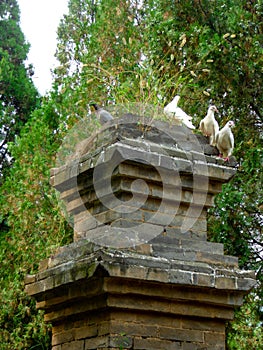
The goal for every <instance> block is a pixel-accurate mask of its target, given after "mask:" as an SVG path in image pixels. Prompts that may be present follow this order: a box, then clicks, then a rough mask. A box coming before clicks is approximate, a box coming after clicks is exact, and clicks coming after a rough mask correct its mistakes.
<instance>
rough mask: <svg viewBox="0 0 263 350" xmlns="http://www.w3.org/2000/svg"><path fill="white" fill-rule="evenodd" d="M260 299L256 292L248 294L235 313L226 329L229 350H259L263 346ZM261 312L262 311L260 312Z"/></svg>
mask: <svg viewBox="0 0 263 350" xmlns="http://www.w3.org/2000/svg"><path fill="white" fill-rule="evenodd" d="M261 309H262V299H261V300H260V297H259V296H258V295H257V293H256V292H252V293H250V294H249V295H248V296H247V297H246V300H245V302H244V304H243V305H242V306H241V308H240V309H239V310H238V311H236V314H235V319H234V321H231V322H229V324H228V327H227V334H228V338H227V346H228V349H231V350H247V349H249V350H260V349H262V344H263V333H262V321H263V319H262V317H261V318H260V313H261V312H260V310H261ZM261 311H262V310H261Z"/></svg>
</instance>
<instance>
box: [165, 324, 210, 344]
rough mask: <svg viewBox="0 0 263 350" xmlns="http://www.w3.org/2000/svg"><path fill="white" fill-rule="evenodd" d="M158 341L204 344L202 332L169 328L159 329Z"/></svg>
mask: <svg viewBox="0 0 263 350" xmlns="http://www.w3.org/2000/svg"><path fill="white" fill-rule="evenodd" d="M160 339H168V340H175V341H189V342H200V343H203V342H204V332H203V331H201V330H192V329H187V330H182V329H176V328H170V327H161V328H160Z"/></svg>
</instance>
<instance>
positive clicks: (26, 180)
mask: <svg viewBox="0 0 263 350" xmlns="http://www.w3.org/2000/svg"><path fill="white" fill-rule="evenodd" d="M54 118H57V119H58V116H57V115H56V113H55V112H54V110H53V109H52V105H51V104H48V103H46V104H45V103H43V106H42V109H39V110H36V111H35V112H34V113H33V115H32V118H31V120H30V122H28V123H27V124H26V126H25V127H24V128H23V130H22V131H21V135H20V137H17V138H16V141H15V142H14V143H13V144H10V150H11V153H12V155H13V156H14V158H15V159H16V160H15V162H14V164H13V166H12V168H11V170H10V172H9V176H8V177H7V178H6V179H5V181H4V183H3V185H2V187H1V197H0V204H1V208H2V216H3V218H5V220H6V227H7V229H6V230H1V231H0V235H1V236H0V248H1V249H0V252H1V253H0V259H1V265H0V276H1V278H0V281H1V288H0V294H1V296H0V300H1V312H0V329H1V333H0V343H1V346H2V349H10V350H11V349H47V348H48V347H49V343H50V334H49V330H50V328H49V326H48V325H44V323H43V315H42V313H41V312H38V311H36V309H35V303H34V302H33V301H32V300H31V299H30V298H29V297H28V296H27V295H26V294H25V292H24V291H23V290H24V278H25V274H26V273H34V272H36V271H37V268H38V263H39V261H40V260H42V259H44V258H46V257H48V256H49V255H50V254H51V252H54V249H55V248H56V247H58V246H61V245H64V244H66V243H68V242H69V241H70V240H71V239H72V230H71V229H70V228H69V226H68V224H67V223H66V221H65V219H64V217H62V214H61V212H60V208H59V205H58V203H57V198H56V194H55V191H54V190H53V189H52V188H51V187H50V185H49V170H50V168H51V167H52V166H53V163H54V158H55V152H56V150H57V147H58V143H57V140H56V134H55V133H54V131H55V130H54V126H55V125H54Z"/></svg>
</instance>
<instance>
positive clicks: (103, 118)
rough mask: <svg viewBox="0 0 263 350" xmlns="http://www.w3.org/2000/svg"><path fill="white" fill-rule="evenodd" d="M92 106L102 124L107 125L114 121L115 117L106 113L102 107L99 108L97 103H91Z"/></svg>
mask: <svg viewBox="0 0 263 350" xmlns="http://www.w3.org/2000/svg"><path fill="white" fill-rule="evenodd" d="M90 106H93V107H94V109H95V111H96V113H97V115H98V116H99V118H100V123H101V124H105V123H107V122H108V121H110V120H113V116H112V115H111V114H110V113H109V112H108V111H106V110H105V109H103V108H102V107H99V106H98V105H97V104H96V103H91V104H90Z"/></svg>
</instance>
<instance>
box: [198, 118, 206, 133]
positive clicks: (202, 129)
mask: <svg viewBox="0 0 263 350" xmlns="http://www.w3.org/2000/svg"><path fill="white" fill-rule="evenodd" d="M199 130H201V131H202V133H204V132H205V123H204V119H202V120H201V121H200V124H199Z"/></svg>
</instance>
